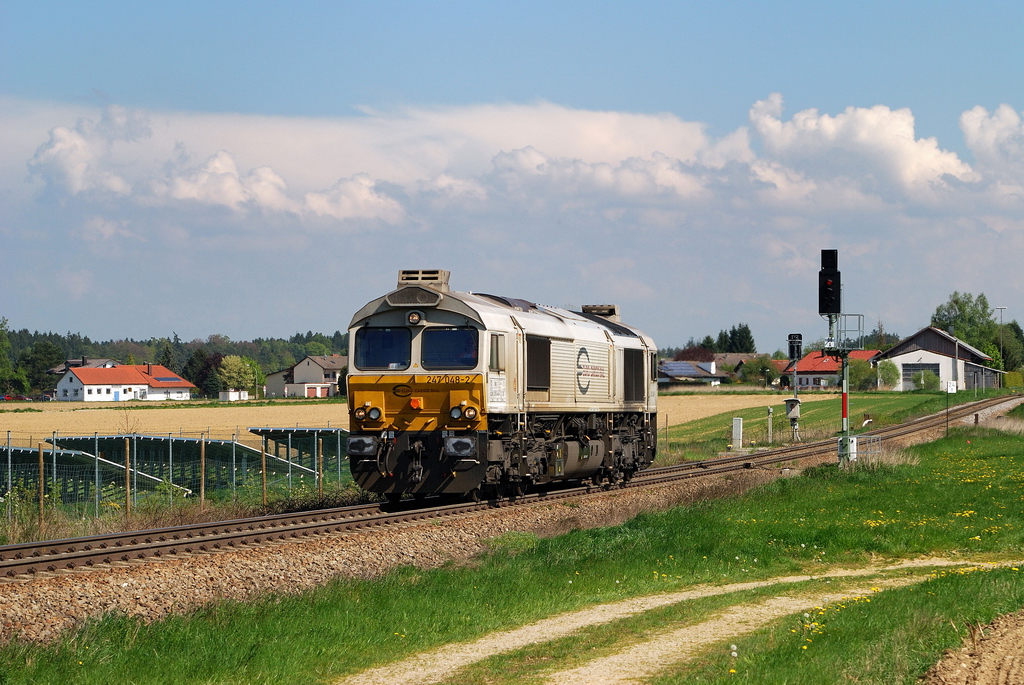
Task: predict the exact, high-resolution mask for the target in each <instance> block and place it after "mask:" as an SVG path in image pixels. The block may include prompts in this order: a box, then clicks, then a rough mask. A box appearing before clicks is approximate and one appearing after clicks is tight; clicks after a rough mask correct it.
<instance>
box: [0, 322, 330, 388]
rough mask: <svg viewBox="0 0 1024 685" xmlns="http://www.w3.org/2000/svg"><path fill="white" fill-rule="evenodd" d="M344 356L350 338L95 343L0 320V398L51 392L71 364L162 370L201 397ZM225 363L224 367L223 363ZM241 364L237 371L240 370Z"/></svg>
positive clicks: (219, 337) (173, 338)
mask: <svg viewBox="0 0 1024 685" xmlns="http://www.w3.org/2000/svg"><path fill="white" fill-rule="evenodd" d="M331 354H343V355H347V354H348V333H342V332H341V331H335V332H334V335H331V336H328V335H324V334H323V333H314V332H313V331H307V332H306V333H296V334H295V335H293V336H291V337H290V338H287V339H284V338H256V339H255V340H251V341H234V340H231V339H230V338H228V337H227V336H226V335H219V334H215V335H211V336H209V337H207V338H206V339H205V340H203V339H199V338H197V339H195V340H192V341H190V342H185V341H183V340H181V338H180V337H178V334H177V333H173V334H172V335H171V336H170V337H158V338H149V339H148V340H107V341H103V342H95V341H92V340H90V339H89V338H88V337H87V336H82V335H80V334H78V333H70V332H69V333H67V334H63V335H62V334H60V333H40V332H38V331H34V332H29V331H28V329H21V330H15V331H12V330H9V327H8V322H7V319H5V318H0V393H2V394H38V393H42V392H46V391H48V390H52V389H53V388H54V387H55V386H56V384H57V381H58V380H60V377H59V376H54V375H52V374H50V373H48V372H49V370H50V369H52V368H55V367H57V366H60V365H62V364H63V363H64V362H65V361H66V360H69V359H81V358H83V357H85V358H88V359H113V360H115V361H117V362H118V363H120V364H145V363H154V364H160V365H162V366H165V367H167V368H168V369H170V370H172V371H174V372H175V373H176V374H178V375H180V376H181V377H182V378H184V379H186V380H187V381H189V382H190V383H193V384H194V385H195V386H196V387H198V388H199V389H200V392H202V393H203V394H204V395H207V396H216V395H217V393H219V392H220V391H221V390H222V389H227V388H250V387H254V386H256V385H262V383H263V381H264V380H265V378H266V374H268V373H273V372H275V371H280V370H282V369H286V368H289V367H291V366H293V365H294V364H295V363H296V362H298V361H299V360H301V359H303V358H305V357H307V356H317V355H331ZM225 360H227V361H225ZM240 364H241V365H240Z"/></svg>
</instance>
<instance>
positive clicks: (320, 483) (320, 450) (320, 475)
mask: <svg viewBox="0 0 1024 685" xmlns="http://www.w3.org/2000/svg"><path fill="white" fill-rule="evenodd" d="M317 436H318V437H317V439H316V445H317V451H316V452H317V454H316V461H317V469H316V482H317V488H316V494H317V497H319V498H320V499H323V498H324V439H323V438H321V437H319V433H318V434H317Z"/></svg>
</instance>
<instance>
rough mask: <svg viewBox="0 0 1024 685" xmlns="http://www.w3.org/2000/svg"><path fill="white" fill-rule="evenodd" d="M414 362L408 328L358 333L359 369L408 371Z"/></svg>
mask: <svg viewBox="0 0 1024 685" xmlns="http://www.w3.org/2000/svg"><path fill="white" fill-rule="evenodd" d="M411 360H412V333H411V332H410V331H409V329H408V328H370V327H367V328H360V329H359V330H358V331H356V355H355V365H356V368H357V369H407V368H409V364H410V363H411Z"/></svg>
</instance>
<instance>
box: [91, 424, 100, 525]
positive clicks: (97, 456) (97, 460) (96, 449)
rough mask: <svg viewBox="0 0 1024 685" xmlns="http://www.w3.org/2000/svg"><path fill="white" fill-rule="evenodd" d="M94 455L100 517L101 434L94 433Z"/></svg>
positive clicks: (94, 475)
mask: <svg viewBox="0 0 1024 685" xmlns="http://www.w3.org/2000/svg"><path fill="white" fill-rule="evenodd" d="M92 457H93V460H94V461H95V463H96V467H95V470H96V472H95V473H94V474H93V479H94V480H95V481H96V518H99V517H100V434H99V433H97V432H93V434H92Z"/></svg>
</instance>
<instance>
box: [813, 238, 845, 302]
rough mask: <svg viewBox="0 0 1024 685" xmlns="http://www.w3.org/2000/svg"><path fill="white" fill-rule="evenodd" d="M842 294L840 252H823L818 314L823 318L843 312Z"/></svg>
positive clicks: (819, 275)
mask: <svg viewBox="0 0 1024 685" xmlns="http://www.w3.org/2000/svg"><path fill="white" fill-rule="evenodd" d="M842 299H843V298H842V293H841V291H840V282H839V251H838V250H822V251H821V270H820V271H819V272H818V313H819V314H821V315H822V316H825V315H828V314H839V313H841V312H842Z"/></svg>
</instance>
